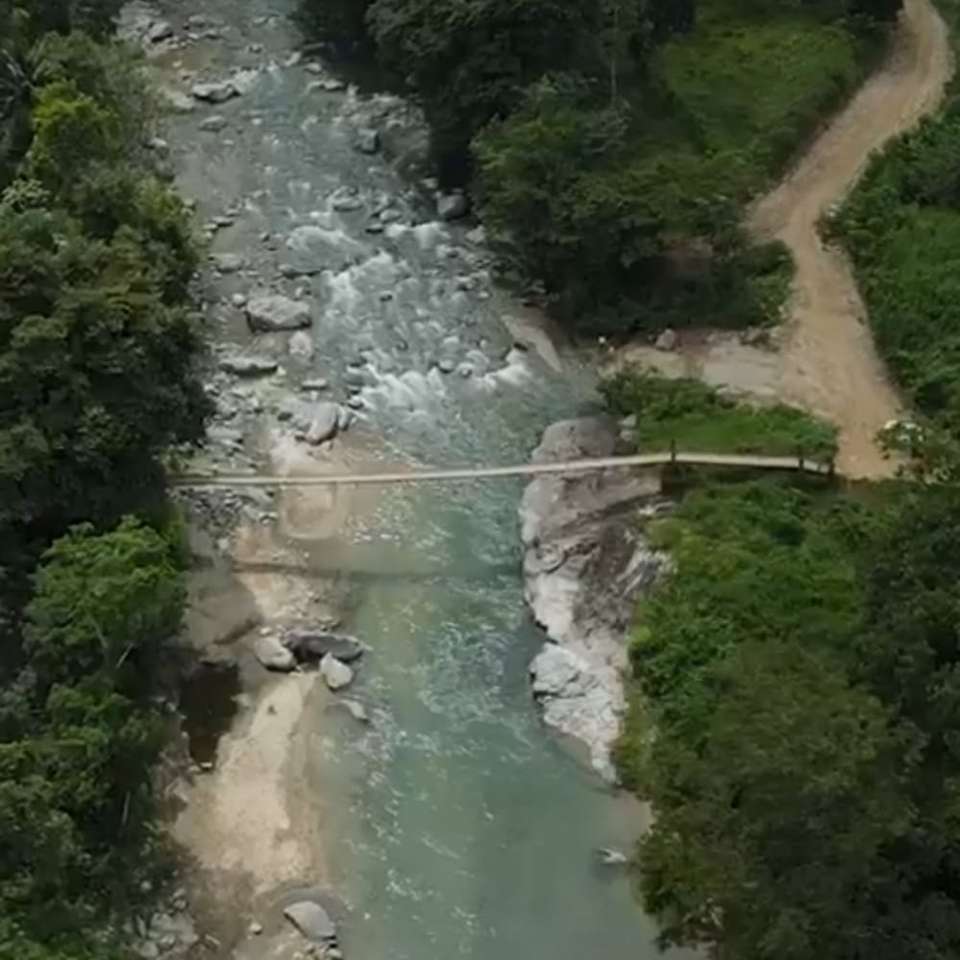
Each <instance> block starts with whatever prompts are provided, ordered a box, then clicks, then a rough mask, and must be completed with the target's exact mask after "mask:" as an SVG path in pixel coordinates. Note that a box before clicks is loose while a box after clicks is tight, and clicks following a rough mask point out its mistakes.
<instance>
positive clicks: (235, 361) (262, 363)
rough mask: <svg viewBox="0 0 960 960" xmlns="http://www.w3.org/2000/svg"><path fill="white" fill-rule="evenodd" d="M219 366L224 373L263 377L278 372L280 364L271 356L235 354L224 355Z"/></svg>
mask: <svg viewBox="0 0 960 960" xmlns="http://www.w3.org/2000/svg"><path fill="white" fill-rule="evenodd" d="M219 366H220V369H221V370H222V371H223V372H224V373H232V374H233V375H234V376H237V377H261V376H266V375H267V374H269V373H276V370H277V367H278V366H279V364H278V363H277V361H276V360H273V359H271V358H270V357H255V356H235V357H224V358H223V359H222V360H221V361H220V363H219Z"/></svg>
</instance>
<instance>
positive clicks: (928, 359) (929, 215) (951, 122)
mask: <svg viewBox="0 0 960 960" xmlns="http://www.w3.org/2000/svg"><path fill="white" fill-rule="evenodd" d="M958 151H960V98H958V97H953V98H952V99H951V101H950V102H949V104H948V105H947V107H946V108H945V109H944V111H943V112H942V114H941V115H939V116H938V117H936V118H934V119H931V120H927V121H925V122H924V123H923V124H922V125H921V126H920V127H919V129H918V130H917V131H916V132H914V133H911V134H908V135H907V136H906V137H904V138H903V139H901V140H900V141H898V142H897V143H895V144H894V145H893V146H891V147H890V148H889V149H888V150H887V151H886V152H885V153H884V154H883V155H882V156H880V157H878V158H877V159H876V160H874V162H873V163H872V164H871V166H870V168H869V170H868V171H867V174H866V176H865V177H864V179H863V181H862V183H861V184H860V186H859V187H858V188H857V189H856V190H855V191H854V193H853V195H852V196H851V197H850V199H849V201H848V202H847V203H846V205H845V206H844V208H843V210H842V211H841V213H840V215H839V216H838V217H836V218H835V219H834V220H833V221H832V222H831V223H830V224H828V229H829V231H830V232H831V234H832V235H833V236H834V237H838V238H839V239H841V240H842V241H843V243H844V244H845V245H846V246H847V248H848V249H849V251H850V253H851V255H852V257H853V261H854V264H855V266H856V268H857V275H858V280H859V282H860V288H861V290H862V292H863V295H864V299H865V301H866V304H867V307H868V310H869V314H870V323H871V325H872V327H873V332H874V337H875V339H876V342H877V345H878V347H879V349H880V351H881V353H882V354H883V356H884V358H885V359H886V362H887V364H888V366H889V368H890V370H891V371H892V373H893V374H894V376H895V377H896V378H897V380H898V381H899V382H900V384H901V385H902V386H903V387H904V388H905V390H906V392H907V394H908V396H909V397H910V399H911V400H912V401H913V403H914V404H915V405H916V406H917V408H918V409H919V410H920V412H921V413H923V414H926V415H927V416H929V417H933V418H936V419H939V420H941V421H942V422H943V423H944V425H945V426H946V427H947V428H948V429H949V430H951V431H952V432H953V433H958V432H960V252H958V251H960V166H958V164H957V155H958Z"/></svg>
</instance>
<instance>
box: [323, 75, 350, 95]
mask: <svg viewBox="0 0 960 960" xmlns="http://www.w3.org/2000/svg"><path fill="white" fill-rule="evenodd" d="M346 88H347V85H346V83H344V81H343V80H338V79H337V78H336V77H327V78H326V79H324V80H321V81H320V89H321V90H323V91H325V92H326V93H336V92H337V91H338V90H346Z"/></svg>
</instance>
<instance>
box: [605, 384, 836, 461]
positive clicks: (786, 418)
mask: <svg viewBox="0 0 960 960" xmlns="http://www.w3.org/2000/svg"><path fill="white" fill-rule="evenodd" d="M600 392H601V394H602V395H603V397H604V400H605V401H606V404H607V407H608V409H609V410H610V411H611V412H612V413H615V414H616V415H617V416H620V417H626V416H631V415H632V416H635V417H636V421H637V424H636V427H635V428H634V430H633V434H634V438H635V441H636V443H637V447H638V448H639V449H640V450H656V451H662V450H668V449H670V445H671V443H675V444H676V446H677V449H679V450H688V451H696V452H698V453H757V454H765V455H768V456H778V455H779V456H794V455H800V454H802V455H803V456H805V457H809V458H810V459H811V460H814V459H816V460H823V461H828V460H831V459H832V458H833V456H834V455H835V453H836V449H837V444H836V430H835V429H834V428H833V427H832V426H830V425H829V424H827V423H824V422H823V421H821V420H817V419H815V418H814V417H812V416H810V415H809V414H807V413H804V412H803V411H802V410H797V409H796V408H794V407H787V406H784V405H782V404H777V405H776V406H770V407H761V406H752V405H749V404H747V403H742V402H737V401H735V400H733V399H731V398H729V397H724V396H723V395H722V394H720V393H719V392H718V391H717V390H715V389H713V388H712V387H709V386H707V385H706V384H703V383H701V382H700V381H699V380H687V379H679V380H670V379H667V378H665V377H661V376H658V375H657V374H655V373H652V372H649V371H641V370H635V369H627V370H623V371H621V372H619V373H617V374H615V375H614V376H611V377H609V378H608V379H607V380H605V381H604V382H603V383H602V384H601V387H600Z"/></svg>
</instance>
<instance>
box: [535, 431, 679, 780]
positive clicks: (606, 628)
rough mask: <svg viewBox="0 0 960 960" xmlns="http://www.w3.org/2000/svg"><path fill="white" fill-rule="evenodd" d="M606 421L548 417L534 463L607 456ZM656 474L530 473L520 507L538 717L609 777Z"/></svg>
mask: <svg viewBox="0 0 960 960" xmlns="http://www.w3.org/2000/svg"><path fill="white" fill-rule="evenodd" d="M616 439H617V434H616V425H615V424H614V423H613V422H612V421H609V420H607V419H606V418H584V419H580V420H571V421H565V422H562V423H555V424H552V425H551V426H550V427H548V428H547V430H546V431H545V432H544V435H543V439H542V441H541V443H540V446H539V447H538V448H537V450H536V451H535V452H534V455H533V460H534V462H535V463H545V462H550V461H568V460H579V459H581V458H584V457H605V456H609V455H610V454H611V453H612V452H613V450H614V447H615V444H616ZM668 507H669V502H668V501H665V500H664V499H663V498H662V497H661V496H660V477H659V473H658V472H657V471H649V472H647V473H641V472H634V473H632V474H629V475H624V473H623V472H622V471H621V472H610V473H594V474H586V475H583V476H579V477H572V478H564V477H561V476H554V475H545V476H539V477H537V478H536V479H535V480H534V481H533V482H532V483H531V484H530V485H529V486H528V487H527V489H526V491H525V492H524V496H523V501H522V503H521V507H520V518H521V523H522V530H521V537H522V540H523V547H524V564H523V572H524V587H525V595H526V599H527V602H528V604H529V605H530V608H531V610H532V612H533V615H534V617H535V618H536V620H537V622H538V623H539V624H540V625H541V626H543V627H544V629H545V630H546V632H547V635H548V637H549V641H548V642H547V643H546V644H545V645H544V647H543V649H542V650H541V652H540V653H539V654H538V655H537V657H536V658H535V659H534V660H533V662H532V664H531V666H530V672H531V679H532V686H533V693H534V696H535V697H536V698H537V700H538V701H539V702H540V704H541V706H542V708H543V716H544V720H545V721H546V722H547V723H548V724H550V725H551V726H553V727H555V728H557V729H558V730H560V731H562V732H563V733H565V734H567V735H569V736H572V737H575V738H577V739H579V740H580V741H582V742H583V743H585V744H586V745H587V747H588V748H589V751H590V759H591V763H592V765H593V767H594V769H595V770H596V771H597V772H598V773H599V774H600V775H601V776H602V777H604V778H605V779H606V780H608V781H611V782H613V781H615V780H616V771H615V769H614V767H613V764H612V762H611V759H610V749H611V747H612V745H613V743H614V741H615V740H616V738H617V736H618V735H619V732H620V729H621V723H622V717H623V713H624V710H625V698H624V691H623V672H624V670H625V668H626V666H627V652H626V634H627V631H628V629H629V626H630V623H631V619H632V616H633V611H634V607H635V604H636V602H637V599H638V597H639V596H641V595H642V594H643V592H644V591H646V590H648V589H649V588H650V587H651V586H652V585H653V584H654V583H655V581H656V580H657V578H658V577H659V575H660V574H661V571H663V570H664V568H665V566H666V563H667V559H666V557H665V556H664V555H663V554H661V553H659V552H658V551H656V550H653V549H651V547H650V545H649V543H648V542H647V541H646V539H645V537H644V535H643V532H642V522H643V519H644V518H646V517H650V516H653V515H655V514H657V513H659V512H662V511H663V510H665V509H668Z"/></svg>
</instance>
